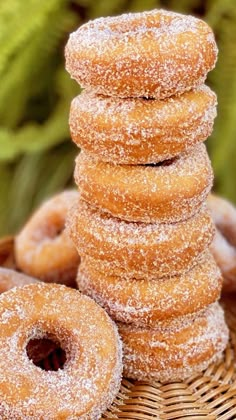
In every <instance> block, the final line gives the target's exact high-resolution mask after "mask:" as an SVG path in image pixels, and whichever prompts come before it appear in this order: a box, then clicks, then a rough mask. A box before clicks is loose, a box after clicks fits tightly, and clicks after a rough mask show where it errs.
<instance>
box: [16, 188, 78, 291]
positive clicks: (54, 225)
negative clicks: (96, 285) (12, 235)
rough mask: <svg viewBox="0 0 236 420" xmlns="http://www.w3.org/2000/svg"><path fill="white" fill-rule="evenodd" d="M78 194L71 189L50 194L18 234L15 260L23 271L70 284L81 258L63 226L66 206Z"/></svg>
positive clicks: (43, 278)
mask: <svg viewBox="0 0 236 420" xmlns="http://www.w3.org/2000/svg"><path fill="white" fill-rule="evenodd" d="M77 198H78V193H77V192H76V191H72V190H71V191H64V192H62V193H60V194H58V195H56V196H54V197H52V198H51V199H49V200H48V201H46V202H45V203H44V204H42V206H40V207H39V209H38V210H37V211H36V212H35V213H34V214H33V215H32V217H31V219H30V220H29V221H28V222H27V223H26V225H25V226H24V227H23V229H22V230H21V232H20V233H19V234H18V235H17V237H16V240H15V256H16V263H17V267H18V268H20V269H21V270H22V271H23V272H24V273H26V274H29V275H31V276H33V277H36V278H39V279H41V280H43V281H45V282H54V283H64V284H66V285H71V284H73V282H74V280H75V277H76V272H77V269H78V264H79V260H80V259H79V256H78V253H77V251H76V249H75V247H74V246H73V243H72V242H71V240H70V238H69V237H68V235H67V233H66V232H65V230H64V227H65V219H66V215H67V210H68V208H69V207H70V206H71V205H73V203H74V201H76V199H77Z"/></svg>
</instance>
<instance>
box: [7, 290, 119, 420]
mask: <svg viewBox="0 0 236 420" xmlns="http://www.w3.org/2000/svg"><path fill="white" fill-rule="evenodd" d="M45 338H46V339H47V338H48V339H50V340H52V341H55V342H57V343H58V344H59V345H60V347H61V349H63V350H64V352H65V354H66V361H65V363H64V366H63V367H62V368H60V369H58V370H57V371H45V370H43V369H41V368H39V367H37V366H36V365H35V364H34V363H33V361H32V360H30V359H29V357H28V355H27V345H28V344H29V343H30V342H31V340H34V339H45ZM121 372H122V354H121V341H120V339H119V336H118V333H117V328H116V325H115V324H114V323H113V322H112V320H111V319H110V318H109V317H108V315H107V314H106V312H105V311H104V310H103V309H102V308H100V307H99V306H98V305H97V304H96V303H95V302H94V301H93V300H92V299H90V298H88V297H87V296H83V295H82V294H81V293H79V292H78V291H77V290H74V289H71V288H67V287H65V286H62V285H57V284H45V283H40V284H31V285H28V286H24V287H21V288H17V289H16V288H15V289H12V290H10V291H9V292H6V293H3V294H2V295H1V296H0V377H1V381H0V417H1V419H2V420H10V419H11V420H13V419H14V420H15V419H35V420H36V419H37V420H38V419H48V420H53V419H77V418H79V419H84V420H87V419H93V420H95V419H99V418H100V417H101V413H103V412H104V411H105V410H106V409H107V407H108V406H109V405H110V404H111V403H112V401H113V399H114V398H115V396H116V394H117V393H118V391H119V387H120V382H121ZM16 390H17V392H16Z"/></svg>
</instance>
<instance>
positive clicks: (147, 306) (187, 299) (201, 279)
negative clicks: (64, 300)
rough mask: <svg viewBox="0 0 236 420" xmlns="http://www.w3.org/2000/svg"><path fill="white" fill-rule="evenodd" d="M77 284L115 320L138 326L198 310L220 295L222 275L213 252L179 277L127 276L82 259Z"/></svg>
mask: <svg viewBox="0 0 236 420" xmlns="http://www.w3.org/2000/svg"><path fill="white" fill-rule="evenodd" d="M77 285H78V288H79V290H80V291H81V292H82V293H84V294H86V295H87V296H90V297H91V298H93V299H94V300H95V301H96V302H97V303H98V304H99V305H101V306H102V307H103V308H104V309H106V311H107V312H108V314H109V315H110V316H111V317H112V318H113V319H114V320H115V321H120V322H124V323H134V324H135V325H136V326H142V325H144V326H145V325H146V326H147V325H148V326H152V325H155V324H156V322H157V321H163V320H167V319H169V318H175V317H178V316H182V315H186V314H191V313H194V312H197V311H199V310H201V309H203V308H205V307H206V306H207V305H210V304H211V303H213V302H215V301H216V300H217V299H219V298H220V292H221V288H222V276H221V273H220V270H219V268H218V267H217V265H216V263H215V261H214V258H213V257H212V255H211V253H210V252H209V250H208V251H206V253H205V254H204V255H203V256H202V258H200V259H199V262H198V264H197V265H195V266H194V267H193V268H192V269H191V270H189V271H188V272H186V273H184V274H182V275H181V276H178V277H169V278H164V279H160V280H158V279H156V280H154V279H153V280H148V279H143V280H141V279H140V280H137V279H127V278H126V277H115V276H111V275H109V273H107V272H104V273H99V272H98V271H96V269H94V267H92V266H91V265H88V264H86V263H84V261H83V260H82V262H81V264H80V267H79V271H78V276H77Z"/></svg>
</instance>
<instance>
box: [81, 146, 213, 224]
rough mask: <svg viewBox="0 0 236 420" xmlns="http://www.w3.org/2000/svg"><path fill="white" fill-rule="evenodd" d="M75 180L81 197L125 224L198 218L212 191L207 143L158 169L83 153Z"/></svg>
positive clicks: (172, 221)
mask: <svg viewBox="0 0 236 420" xmlns="http://www.w3.org/2000/svg"><path fill="white" fill-rule="evenodd" d="M75 181H76V183H77V185H78V188H79V192H80V195H81V197H82V198H83V199H84V200H85V201H87V202H88V203H90V204H91V205H93V206H95V207H98V208H99V209H100V210H104V211H107V212H108V213H110V214H112V215H113V216H115V217H119V218H120V219H123V220H128V221H134V222H145V223H155V222H159V223H175V222H179V221H181V220H185V219H188V218H189V217H191V216H193V215H194V214H195V213H196V212H197V211H198V210H199V208H200V206H201V205H202V203H203V201H204V200H205V199H206V197H207V195H208V193H209V192H210V190H211V187H212V181H213V172H212V167H211V163H210V160H209V157H208V154H207V151H206V147H205V145H204V144H199V145H197V146H195V147H194V148H193V149H191V150H190V151H188V152H185V153H183V154H181V155H180V156H178V157H175V158H173V159H172V160H169V161H165V162H162V163H160V164H157V165H138V166H135V165H115V164H113V163H106V162H101V161H99V160H97V159H94V158H93V157H91V156H90V155H88V154H86V153H84V152H81V153H80V154H79V156H78V157H77V159H76V167H75Z"/></svg>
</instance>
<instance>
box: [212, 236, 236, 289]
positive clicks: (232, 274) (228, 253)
mask: <svg viewBox="0 0 236 420" xmlns="http://www.w3.org/2000/svg"><path fill="white" fill-rule="evenodd" d="M210 248H211V252H212V254H213V256H214V258H215V260H216V263H217V264H218V266H219V267H220V269H221V272H222V275H223V277H224V283H223V291H224V292H236V248H235V247H234V246H232V245H231V244H230V243H229V242H228V241H227V239H226V238H225V237H224V236H223V235H222V234H221V232H220V231H219V230H218V229H216V233H215V236H214V239H213V242H212V244H211V247H210Z"/></svg>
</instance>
